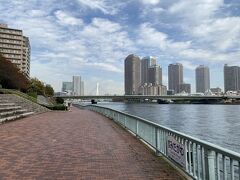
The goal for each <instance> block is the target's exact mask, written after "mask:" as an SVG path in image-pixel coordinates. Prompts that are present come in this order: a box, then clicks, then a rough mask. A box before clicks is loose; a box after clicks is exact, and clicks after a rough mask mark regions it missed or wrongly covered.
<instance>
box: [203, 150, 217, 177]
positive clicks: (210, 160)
mask: <svg viewBox="0 0 240 180" xmlns="http://www.w3.org/2000/svg"><path fill="white" fill-rule="evenodd" d="M205 168H206V179H209V180H216V169H215V151H213V150H210V149H206V152H205Z"/></svg>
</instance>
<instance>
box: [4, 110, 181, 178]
mask: <svg viewBox="0 0 240 180" xmlns="http://www.w3.org/2000/svg"><path fill="white" fill-rule="evenodd" d="M0 139H1V140H0V179H24V180H25V179H71V180H72V179H86V180H88V179H89V180H90V179H166V180H167V179H182V177H181V176H180V175H179V174H178V173H177V172H176V171H175V170H174V169H172V168H171V167H170V166H169V165H168V164H167V163H166V162H165V161H164V160H162V159H161V158H159V157H156V156H155V155H153V153H151V152H150V151H149V150H148V149H147V148H146V147H145V145H143V144H142V143H141V142H140V141H139V140H137V139H136V138H135V137H134V136H132V135H130V134H129V133H128V132H126V131H125V130H124V129H123V128H120V127H119V126H118V125H116V124H115V123H114V122H112V121H111V120H109V119H107V118H105V117H103V116H101V115H99V114H97V113H94V112H91V111H87V110H79V109H76V108H72V111H71V112H48V113H44V114H40V115H36V116H32V117H28V118H25V119H21V120H18V121H14V122H10V123H6V124H2V125H0Z"/></svg>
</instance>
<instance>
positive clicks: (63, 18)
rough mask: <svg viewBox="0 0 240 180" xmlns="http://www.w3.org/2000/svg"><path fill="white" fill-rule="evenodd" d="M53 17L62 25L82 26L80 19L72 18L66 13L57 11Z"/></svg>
mask: <svg viewBox="0 0 240 180" xmlns="http://www.w3.org/2000/svg"><path fill="white" fill-rule="evenodd" d="M55 15H56V17H57V19H58V22H59V23H60V24H62V25H72V26H74V25H78V26H81V25H83V20H82V19H80V18H76V17H73V16H71V15H69V14H68V13H66V12H64V11H61V10H58V11H56V12H55Z"/></svg>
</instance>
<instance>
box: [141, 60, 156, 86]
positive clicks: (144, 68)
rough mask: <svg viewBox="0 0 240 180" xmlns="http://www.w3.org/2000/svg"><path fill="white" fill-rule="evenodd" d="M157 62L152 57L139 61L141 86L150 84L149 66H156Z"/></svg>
mask: <svg viewBox="0 0 240 180" xmlns="http://www.w3.org/2000/svg"><path fill="white" fill-rule="evenodd" d="M156 63H157V60H156V58H154V57H152V56H147V57H144V58H142V60H141V85H143V84H144V83H150V82H149V81H148V80H149V78H148V74H149V73H148V70H149V68H150V67H151V66H154V65H156Z"/></svg>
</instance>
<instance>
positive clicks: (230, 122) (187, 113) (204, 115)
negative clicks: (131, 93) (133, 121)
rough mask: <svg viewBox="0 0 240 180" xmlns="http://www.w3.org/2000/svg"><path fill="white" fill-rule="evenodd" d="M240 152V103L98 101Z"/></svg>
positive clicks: (102, 104)
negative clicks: (201, 103) (193, 103)
mask: <svg viewBox="0 0 240 180" xmlns="http://www.w3.org/2000/svg"><path fill="white" fill-rule="evenodd" d="M98 105H101V106H106V107H110V108H112V109H116V110H120V111H123V112H127V113H129V114H133V115H137V116H139V117H142V118H145V119H148V120H150V121H153V122H155V123H158V124H160V125H163V126H166V127H169V128H171V129H174V130H177V131H180V132H183V133H185V134H188V135H191V136H193V137H196V138H199V139H202V140H206V141H208V142H211V143H214V144H217V145H219V146H222V147H225V148H227V149H231V150H234V151H236V152H239V153H240V105H206V104H204V105H191V104H146V103H98Z"/></svg>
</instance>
